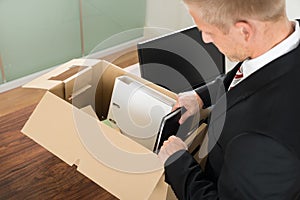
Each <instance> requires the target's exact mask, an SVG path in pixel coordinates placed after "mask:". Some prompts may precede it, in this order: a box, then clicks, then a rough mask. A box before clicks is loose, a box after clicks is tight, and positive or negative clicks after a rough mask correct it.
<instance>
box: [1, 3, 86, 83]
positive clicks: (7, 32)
mask: <svg viewBox="0 0 300 200" xmlns="http://www.w3.org/2000/svg"><path fill="white" fill-rule="evenodd" d="M78 10H79V3H78V1H74V0H63V1H62V0H51V1H49V0H23V1H22V0H1V1H0V24H1V31H0V53H1V56H2V59H3V64H4V68H5V73H6V77H7V79H8V81H10V80H13V79H16V78H20V77H22V76H25V75H28V74H31V73H33V72H37V71H41V70H43V69H46V68H49V67H51V66H55V65H57V64H60V63H63V62H65V61H67V60H70V59H71V58H74V57H78V56H80V31H79V12H78Z"/></svg>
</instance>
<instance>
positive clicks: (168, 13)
mask: <svg viewBox="0 0 300 200" xmlns="http://www.w3.org/2000/svg"><path fill="white" fill-rule="evenodd" d="M286 4H287V14H288V17H289V18H290V19H295V18H298V19H300V0H286ZM193 24H194V22H193V20H192V18H191V17H190V15H189V14H188V11H187V9H186V8H185V6H184V4H183V2H182V0H148V1H147V10H146V27H160V28H166V29H169V30H178V29H181V28H185V27H188V26H191V25H193ZM234 65H235V63H232V62H229V61H228V60H226V70H229V69H231V68H232V67H233V66H234Z"/></svg>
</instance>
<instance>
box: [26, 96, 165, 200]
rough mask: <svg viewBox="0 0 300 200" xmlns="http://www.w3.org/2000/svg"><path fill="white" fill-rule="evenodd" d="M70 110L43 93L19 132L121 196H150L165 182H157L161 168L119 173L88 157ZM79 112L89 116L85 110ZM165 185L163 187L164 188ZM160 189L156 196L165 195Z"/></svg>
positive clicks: (160, 175)
mask: <svg viewBox="0 0 300 200" xmlns="http://www.w3.org/2000/svg"><path fill="white" fill-rule="evenodd" d="M49 105H51V106H49ZM52 106H55V107H56V108H57V109H55V110H56V111H57V110H60V111H61V112H60V113H59V115H60V117H57V115H58V113H55V110H54V109H53V108H52ZM73 109H76V108H73V107H72V105H71V104H67V103H66V102H65V101H64V100H62V99H60V98H58V97H57V96H55V95H54V94H52V93H50V92H46V94H45V95H44V97H43V99H42V100H41V102H40V103H39V105H38V106H37V108H36V109H35V111H34V113H33V114H32V115H31V117H30V119H29V120H28V122H27V123H26V124H25V126H24V127H23V129H22V132H23V133H24V134H25V135H27V136H28V137H30V138H32V139H33V140H34V141H36V142H37V143H39V144H40V145H42V146H43V147H45V148H46V149H47V150H49V151H50V152H52V153H53V154H54V155H56V156H58V157H59V158H60V159H62V160H63V161H64V162H66V163H67V164H69V165H73V164H74V163H75V162H76V164H77V165H78V168H77V170H78V171H79V172H81V173H82V174H84V175H85V176H86V177H88V178H90V179H91V180H92V181H94V182H95V183H97V184H98V185H100V186H101V187H103V188H104V189H106V190H108V191H109V192H111V193H112V194H114V195H115V196H117V197H118V198H120V199H149V198H150V196H151V195H155V194H154V193H155V192H157V191H154V188H155V187H156V185H157V184H158V183H159V184H164V183H161V182H159V181H161V177H162V174H163V170H162V169H161V170H158V171H154V172H149V173H144V174H132V173H124V172H118V171H116V170H115V169H112V168H109V167H107V166H106V165H103V164H102V163H101V162H99V161H98V160H96V159H95V158H94V157H93V156H91V154H90V153H89V152H87V150H86V149H85V148H84V146H83V145H82V143H81V141H80V139H79V137H78V134H77V132H76V129H75V125H74V120H73V119H72V118H71V117H70V115H72V112H74V111H73ZM80 112H82V111H80ZM82 114H84V115H87V116H88V114H86V113H84V112H82ZM89 117H90V116H89ZM91 118H92V117H91ZM62 119H63V120H62ZM45 127H47V128H45ZM62 133H64V134H62ZM163 186H164V185H163ZM165 187H167V186H165ZM165 187H163V188H162V190H165V189H164V188H165ZM161 192H164V191H160V192H159V195H157V199H158V197H160V198H162V199H165V195H166V194H161Z"/></svg>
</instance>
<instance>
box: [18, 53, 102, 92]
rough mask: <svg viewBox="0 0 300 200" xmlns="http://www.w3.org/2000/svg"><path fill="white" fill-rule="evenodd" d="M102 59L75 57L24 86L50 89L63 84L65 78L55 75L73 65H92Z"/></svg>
mask: <svg viewBox="0 0 300 200" xmlns="http://www.w3.org/2000/svg"><path fill="white" fill-rule="evenodd" d="M100 61H101V60H97V59H73V60H71V61H69V62H67V63H64V64H62V65H60V66H59V67H57V68H55V69H54V70H52V71H50V72H48V73H46V74H44V75H42V76H40V77H38V78H36V79H34V80H33V81H31V82H29V83H27V84H25V85H24V86H23V87H24V88H38V89H45V90H50V89H51V88H53V87H55V86H57V85H58V84H61V83H62V81H63V80H58V79H57V80H55V79H53V77H57V76H59V75H60V74H62V73H64V72H66V71H68V70H69V69H70V67H72V66H86V67H91V66H93V65H96V64H97V63H99V62H100Z"/></svg>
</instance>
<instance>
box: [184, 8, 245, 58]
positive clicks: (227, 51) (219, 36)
mask: <svg viewBox="0 0 300 200" xmlns="http://www.w3.org/2000/svg"><path fill="white" fill-rule="evenodd" d="M188 8H189V12H190V14H191V16H192V17H193V19H194V22H195V24H196V25H197V27H198V28H199V30H201V32H202V38H203V41H204V42H205V43H213V44H214V45H215V46H216V47H217V48H218V49H219V51H221V52H222V53H223V54H224V55H226V56H227V57H228V59H229V60H231V61H244V60H245V59H247V58H248V56H249V52H248V50H247V44H246V43H245V41H244V35H243V34H242V33H241V31H240V28H239V27H236V25H232V26H231V27H229V31H228V33H224V32H223V31H222V30H220V29H219V28H218V27H216V26H215V25H212V24H208V23H206V22H205V21H204V20H202V19H201V17H200V15H199V14H198V12H199V10H198V8H197V7H196V6H195V5H188Z"/></svg>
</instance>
